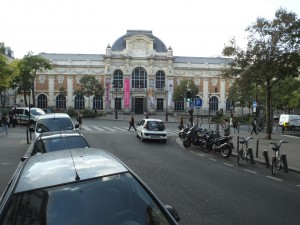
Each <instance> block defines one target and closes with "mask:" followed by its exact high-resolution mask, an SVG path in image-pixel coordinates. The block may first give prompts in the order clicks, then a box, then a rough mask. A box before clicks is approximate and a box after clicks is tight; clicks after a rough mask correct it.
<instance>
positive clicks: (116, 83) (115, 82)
mask: <svg viewBox="0 0 300 225" xmlns="http://www.w3.org/2000/svg"><path fill="white" fill-rule="evenodd" d="M113 84H114V88H115V90H116V98H115V119H118V107H117V98H118V88H119V82H118V81H116V80H114V81H113Z"/></svg>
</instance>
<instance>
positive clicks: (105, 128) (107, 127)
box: [103, 127, 116, 131]
mask: <svg viewBox="0 0 300 225" xmlns="http://www.w3.org/2000/svg"><path fill="white" fill-rule="evenodd" d="M103 128H105V129H107V130H110V131H116V130H114V129H111V128H109V127H103Z"/></svg>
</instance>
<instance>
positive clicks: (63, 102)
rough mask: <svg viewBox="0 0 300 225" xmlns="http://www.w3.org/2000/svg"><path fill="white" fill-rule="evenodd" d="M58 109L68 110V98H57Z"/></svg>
mask: <svg viewBox="0 0 300 225" xmlns="http://www.w3.org/2000/svg"><path fill="white" fill-rule="evenodd" d="M56 108H57V109H66V96H64V95H62V94H59V95H57V97H56Z"/></svg>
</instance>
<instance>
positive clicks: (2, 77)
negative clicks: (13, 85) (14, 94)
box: [0, 54, 13, 91]
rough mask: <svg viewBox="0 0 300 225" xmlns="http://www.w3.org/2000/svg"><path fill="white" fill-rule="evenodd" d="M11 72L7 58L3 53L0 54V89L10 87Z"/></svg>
mask: <svg viewBox="0 0 300 225" xmlns="http://www.w3.org/2000/svg"><path fill="white" fill-rule="evenodd" d="M12 73H13V70H12V67H11V66H10V63H9V62H8V60H7V58H6V57H5V56H4V55H3V54H0V91H3V90H6V89H8V88H9V87H10V81H11V78H12V77H11V75H12Z"/></svg>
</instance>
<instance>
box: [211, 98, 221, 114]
mask: <svg viewBox="0 0 300 225" xmlns="http://www.w3.org/2000/svg"><path fill="white" fill-rule="evenodd" d="M209 109H210V110H215V111H217V110H219V100H218V98H217V97H216V96H212V97H211V98H210V99H209Z"/></svg>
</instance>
